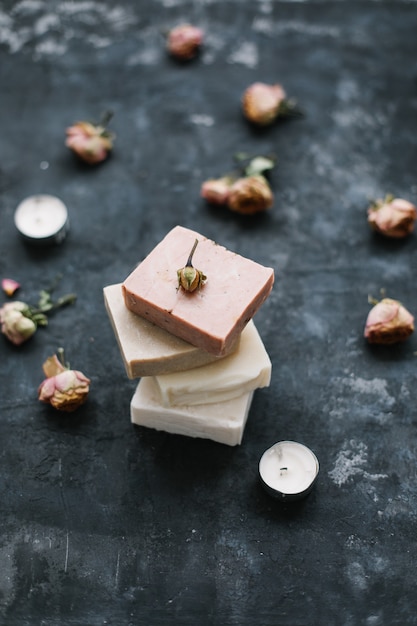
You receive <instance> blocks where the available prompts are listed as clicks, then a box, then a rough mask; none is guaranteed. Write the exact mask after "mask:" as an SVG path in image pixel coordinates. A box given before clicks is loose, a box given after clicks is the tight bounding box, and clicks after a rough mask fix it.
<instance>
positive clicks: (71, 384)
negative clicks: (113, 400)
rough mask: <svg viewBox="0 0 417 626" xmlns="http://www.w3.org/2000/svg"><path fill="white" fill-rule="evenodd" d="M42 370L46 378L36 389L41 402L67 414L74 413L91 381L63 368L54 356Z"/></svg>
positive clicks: (83, 398) (82, 401)
mask: <svg viewBox="0 0 417 626" xmlns="http://www.w3.org/2000/svg"><path fill="white" fill-rule="evenodd" d="M43 370H44V373H45V376H47V378H46V379H45V380H44V381H43V382H42V383H41V384H40V386H39V389H38V398H39V400H40V401H41V402H46V403H47V404H51V405H52V406H53V407H54V408H55V409H58V410H59V411H67V412H72V411H75V410H76V409H78V407H79V406H81V405H82V404H84V402H85V401H86V400H87V397H88V392H89V391H90V382H91V381H90V379H89V378H87V377H86V376H84V374H83V373H82V372H79V371H78V370H72V369H69V368H67V367H65V366H64V365H63V364H62V363H61V362H60V361H59V359H58V357H57V355H56V354H54V355H53V356H51V357H49V358H48V359H47V360H46V361H45V363H44V364H43Z"/></svg>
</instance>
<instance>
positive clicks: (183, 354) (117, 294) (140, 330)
mask: <svg viewBox="0 0 417 626" xmlns="http://www.w3.org/2000/svg"><path fill="white" fill-rule="evenodd" d="M103 293H104V302H105V305H106V309H107V313H108V315H109V318H110V321H111V324H112V326H113V330H114V334H115V336H116V340H117V343H118V345H119V349H120V353H121V355H122V359H123V362H124V365H125V369H126V373H127V376H128V377H129V378H139V377H140V376H155V375H157V374H166V373H170V372H177V371H181V370H188V369H190V368H194V367H199V366H200V365H206V364H207V363H212V362H213V361H217V360H219V358H220V357H216V356H214V355H213V354H209V353H208V352H206V351H205V350H202V349H201V348H196V347H195V346H192V345H191V344H190V343H187V342H186V341H183V339H179V338H178V337H175V336H174V335H171V334H170V333H168V332H167V331H166V330H163V329H162V328H159V327H158V326H155V325H154V324H152V323H151V322H148V321H147V320H145V319H143V318H142V317H139V316H138V315H135V313H132V312H131V311H129V310H128V309H127V308H126V306H125V303H124V299H123V295H122V286H121V284H116V285H109V286H108V287H104V289H103ZM234 349H236V345H235V346H234Z"/></svg>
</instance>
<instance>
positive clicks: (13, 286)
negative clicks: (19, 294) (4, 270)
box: [1, 278, 20, 296]
mask: <svg viewBox="0 0 417 626" xmlns="http://www.w3.org/2000/svg"><path fill="white" fill-rule="evenodd" d="M19 287H20V284H19V283H18V282H17V281H15V280H13V278H3V280H2V281H1V288H2V289H3V291H4V293H5V294H6V296H13V295H14V294H15V293H16V291H17V290H18V289H19Z"/></svg>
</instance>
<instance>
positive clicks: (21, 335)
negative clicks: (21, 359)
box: [0, 301, 37, 346]
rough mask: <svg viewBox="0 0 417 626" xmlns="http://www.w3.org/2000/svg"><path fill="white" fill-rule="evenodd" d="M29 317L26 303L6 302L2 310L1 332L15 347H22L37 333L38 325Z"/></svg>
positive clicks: (0, 315)
mask: <svg viewBox="0 0 417 626" xmlns="http://www.w3.org/2000/svg"><path fill="white" fill-rule="evenodd" d="M29 315H30V309H29V307H28V305H27V304H26V303H25V302H19V301H15V302H6V304H3V306H2V307H1V309H0V323H1V332H2V333H3V335H5V336H6V337H7V339H8V340H9V341H11V342H12V343H14V345H15V346H20V345H21V344H22V343H24V342H25V341H27V340H28V339H30V338H31V337H32V335H33V334H34V333H35V332H36V328H37V324H36V322H34V321H33V320H32V319H31V318H30V316H29Z"/></svg>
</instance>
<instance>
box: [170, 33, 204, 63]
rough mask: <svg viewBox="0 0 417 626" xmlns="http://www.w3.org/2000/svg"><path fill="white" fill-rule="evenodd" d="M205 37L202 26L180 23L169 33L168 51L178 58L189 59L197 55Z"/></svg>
mask: <svg viewBox="0 0 417 626" xmlns="http://www.w3.org/2000/svg"><path fill="white" fill-rule="evenodd" d="M203 37H204V33H203V31H202V30H201V28H197V27H196V26H192V25H191V24H180V25H179V26H176V27H175V28H173V29H172V30H171V31H170V32H169V33H168V39H167V49H168V52H169V53H170V54H171V55H172V56H173V57H175V58H177V59H180V60H182V61H189V60H190V59H193V58H194V57H195V56H196V55H197V53H198V51H199V49H200V46H201V44H202V43H203Z"/></svg>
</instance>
